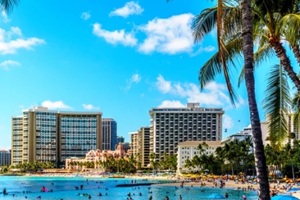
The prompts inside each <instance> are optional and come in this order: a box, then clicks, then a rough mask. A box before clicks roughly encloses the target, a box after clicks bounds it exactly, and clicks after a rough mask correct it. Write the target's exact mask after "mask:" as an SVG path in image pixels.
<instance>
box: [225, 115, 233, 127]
mask: <svg viewBox="0 0 300 200" xmlns="http://www.w3.org/2000/svg"><path fill="white" fill-rule="evenodd" d="M232 127H233V120H232V119H231V117H230V116H228V115H226V114H224V115H223V128H225V129H230V128H232Z"/></svg>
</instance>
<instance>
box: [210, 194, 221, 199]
mask: <svg viewBox="0 0 300 200" xmlns="http://www.w3.org/2000/svg"><path fill="white" fill-rule="evenodd" d="M207 198H209V199H225V197H224V196H222V195H220V194H217V193H212V194H210V195H208V197H207Z"/></svg>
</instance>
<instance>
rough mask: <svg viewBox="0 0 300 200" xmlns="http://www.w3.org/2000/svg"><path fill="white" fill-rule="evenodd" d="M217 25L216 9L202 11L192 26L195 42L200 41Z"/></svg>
mask: <svg viewBox="0 0 300 200" xmlns="http://www.w3.org/2000/svg"><path fill="white" fill-rule="evenodd" d="M216 24H217V7H213V8H207V9H204V10H203V11H202V12H201V13H200V15H197V16H196V18H195V20H194V21H193V24H192V30H193V36H194V40H195V41H201V40H202V39H203V37H204V36H205V35H206V34H208V33H210V32H211V31H212V30H213V29H214V28H215V27H216Z"/></svg>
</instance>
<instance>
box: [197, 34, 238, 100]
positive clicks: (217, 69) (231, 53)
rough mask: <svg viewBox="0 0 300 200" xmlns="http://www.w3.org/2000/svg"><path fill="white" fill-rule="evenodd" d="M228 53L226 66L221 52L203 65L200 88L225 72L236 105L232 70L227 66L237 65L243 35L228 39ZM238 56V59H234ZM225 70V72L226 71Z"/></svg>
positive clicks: (200, 74) (231, 96) (229, 90)
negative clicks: (221, 57)
mask: <svg viewBox="0 0 300 200" xmlns="http://www.w3.org/2000/svg"><path fill="white" fill-rule="evenodd" d="M225 48H226V51H227V54H225V57H224V59H225V62H226V65H225V66H226V68H224V67H223V66H224V65H223V63H222V62H221V61H220V59H219V55H218V54H219V52H216V53H215V54H214V55H213V56H212V57H211V58H210V59H209V60H208V61H207V62H206V63H204V65H203V66H202V67H201V69H200V72H199V77H198V78H199V82H200V88H201V89H203V88H204V87H205V85H206V84H207V83H209V82H210V81H212V80H214V78H215V76H216V75H217V74H220V73H221V72H223V74H224V76H225V81H226V85H227V89H228V92H229V96H230V99H231V102H232V103H233V105H234V102H235V100H236V99H237V97H236V94H235V92H234V88H233V87H232V84H231V82H230V70H229V68H228V67H227V66H230V67H234V68H235V66H236V61H237V60H238V59H237V58H238V57H239V56H241V49H242V39H241V37H235V38H233V39H232V40H231V41H228V42H227V44H226V45H225ZM234 58H236V59H234ZM224 71H225V72H224Z"/></svg>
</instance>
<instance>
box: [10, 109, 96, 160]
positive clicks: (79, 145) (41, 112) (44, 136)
mask: <svg viewBox="0 0 300 200" xmlns="http://www.w3.org/2000/svg"><path fill="white" fill-rule="evenodd" d="M101 116H102V114H101V113H100V112H59V111H51V110H48V109H47V108H45V107H36V108H34V109H28V110H24V111H23V115H22V116H18V117H13V118H12V164H18V163H24V162H30V163H33V162H52V163H54V164H55V165H56V166H61V165H64V163H65V159H66V158H68V157H74V156H75V157H82V156H85V154H86V152H87V151H89V150H91V149H101V147H102V145H101V144H102V137H101V136H102V135H101V132H102V128H101V126H102V124H101Z"/></svg>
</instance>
